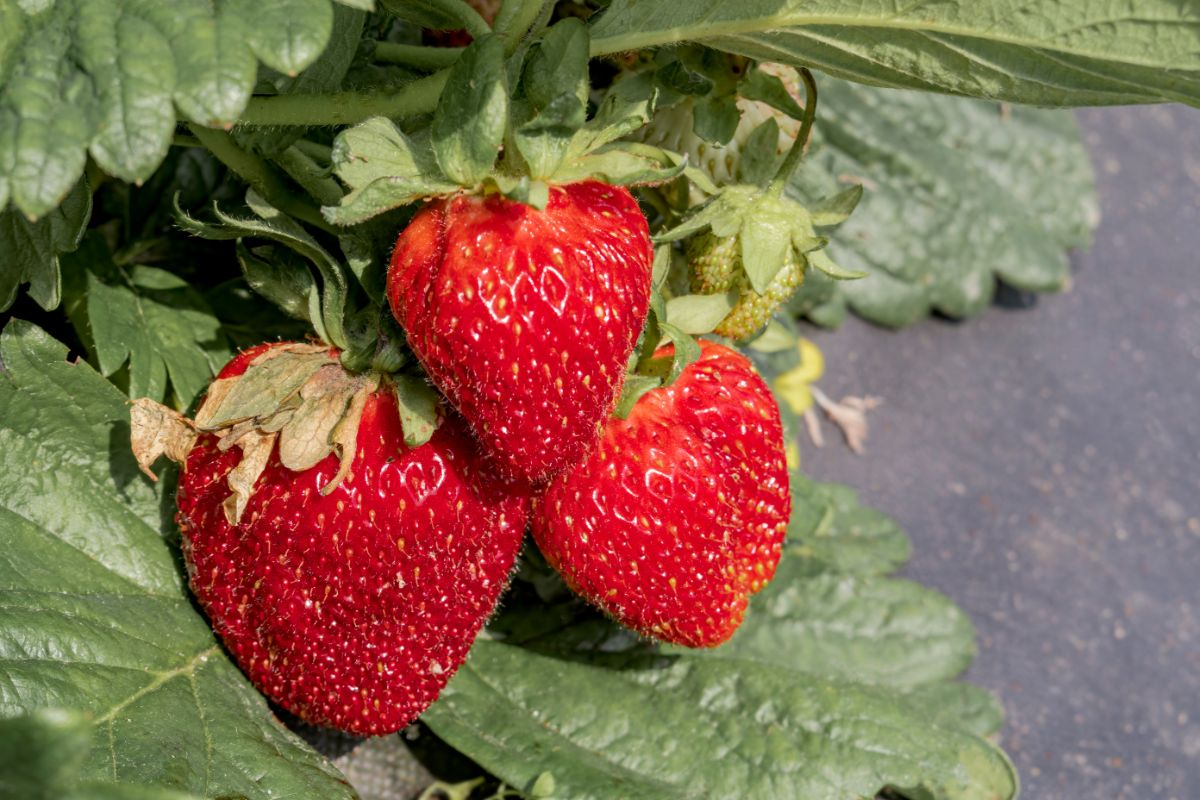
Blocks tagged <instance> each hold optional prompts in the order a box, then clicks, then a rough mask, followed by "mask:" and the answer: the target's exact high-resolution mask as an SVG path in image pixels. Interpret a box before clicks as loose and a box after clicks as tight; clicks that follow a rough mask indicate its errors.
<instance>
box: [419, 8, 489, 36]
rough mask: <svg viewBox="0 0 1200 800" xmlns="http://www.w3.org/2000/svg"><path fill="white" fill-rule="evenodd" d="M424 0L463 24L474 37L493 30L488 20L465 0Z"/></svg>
mask: <svg viewBox="0 0 1200 800" xmlns="http://www.w3.org/2000/svg"><path fill="white" fill-rule="evenodd" d="M424 2H425V3H426V4H427V5H430V6H433V7H434V8H435V9H437V10H438V11H441V12H442V13H443V14H445V15H446V16H448V17H450V18H451V19H453V20H454V21H455V22H457V23H458V24H459V25H461V26H462V27H463V29H465V30H466V32H467V33H469V34H471V38H472V39H478V38H479V37H480V36H484V35H486V34H489V33H491V32H492V26H491V25H489V24H488V22H487V20H486V19H484V18H483V17H482V16H480V14H479V12H478V11H476V10H475V8H474V7H473V6H472V5H471V4H470V3H466V2H464V0H424Z"/></svg>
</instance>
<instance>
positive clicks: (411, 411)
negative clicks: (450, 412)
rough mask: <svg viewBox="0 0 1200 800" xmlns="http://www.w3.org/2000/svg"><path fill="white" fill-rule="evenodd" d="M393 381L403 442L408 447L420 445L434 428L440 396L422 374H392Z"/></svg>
mask: <svg viewBox="0 0 1200 800" xmlns="http://www.w3.org/2000/svg"><path fill="white" fill-rule="evenodd" d="M392 385H393V390H394V392H395V394H396V408H397V410H398V411H399V412H400V424H401V426H402V427H403V428H404V443H405V444H406V445H408V446H409V447H420V446H421V445H423V444H425V443H426V442H428V441H429V437H431V436H433V432H434V431H435V430H437V425H438V414H437V410H438V402H439V400H440V397H439V396H438V393H437V391H436V390H435V389H434V388H433V387H432V386H430V385H429V383H428V382H427V381H426V380H425V379H424V378H420V377H417V376H415V375H395V376H393V377H392Z"/></svg>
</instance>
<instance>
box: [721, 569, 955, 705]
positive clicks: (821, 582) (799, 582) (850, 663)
mask: <svg viewBox="0 0 1200 800" xmlns="http://www.w3.org/2000/svg"><path fill="white" fill-rule="evenodd" d="M807 568H808V565H807V564H806V563H804V561H803V560H801V559H796V560H793V559H791V558H790V557H789V554H788V553H787V552H785V553H784V556H783V559H782V561H780V564H779V569H778V572H777V573H776V576H775V579H774V580H773V581H772V582H771V583H770V584H769V585H768V586H767V588H766V589H765V590H764V591H763V592H762V593H761V594H759V595H757V596H755V597H754V599H753V601H752V602H751V604H750V609H749V611H747V613H746V620H745V622H743V623H742V626H741V628H739V629H738V631H737V633H735V634H734V636H733V638H732V639H730V641H729V642H728V643H727V644H726V645H723V646H721V647H718V648H716V649H714V650H712V651H709V652H708V653H706V655H711V656H712V657H714V658H739V659H751V660H754V661H761V662H763V663H766V664H777V665H779V666H782V667H786V668H790V669H798V670H801V671H803V672H811V673H813V674H814V675H823V676H831V677H838V678H846V679H848V680H853V681H857V682H859V683H870V684H882V685H886V686H894V687H897V688H900V689H908V688H912V687H915V686H920V685H923V684H928V683H934V682H937V681H944V680H949V679H951V678H953V677H955V676H957V675H958V674H959V673H961V672H962V671H963V670H965V669H966V668H967V667H968V666H969V665H970V663H971V661H972V659H974V657H975V630H974V628H973V627H972V626H971V621H970V620H969V619H967V615H966V614H964V613H963V612H962V611H961V610H959V609H958V607H957V606H955V605H954V603H952V602H951V601H950V600H949V599H948V598H946V597H945V596H944V595H942V594H939V593H938V592H935V591H933V590H932V589H926V588H925V587H923V586H921V585H920V584H917V583H913V582H912V581H906V580H898V579H894V578H879V577H855V576H851V575H837V574H824V575H816V576H809V575H807V574H806V572H807Z"/></svg>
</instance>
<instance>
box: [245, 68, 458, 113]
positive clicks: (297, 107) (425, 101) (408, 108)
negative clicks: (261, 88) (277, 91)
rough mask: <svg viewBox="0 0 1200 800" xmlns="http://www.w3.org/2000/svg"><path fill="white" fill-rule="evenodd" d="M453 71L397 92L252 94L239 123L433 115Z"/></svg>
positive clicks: (442, 73) (435, 74)
mask: <svg viewBox="0 0 1200 800" xmlns="http://www.w3.org/2000/svg"><path fill="white" fill-rule="evenodd" d="M449 77H450V71H449V70H448V69H444V70H442V71H441V72H435V73H433V74H432V75H427V76H425V77H424V78H421V79H419V80H415V81H413V82H412V83H406V84H404V85H403V86H401V87H400V88H399V89H397V90H396V91H394V92H392V93H390V94H387V93H381V92H371V93H367V92H337V93H333V94H281V95H273V96H270V97H263V96H259V97H252V98H250V102H249V103H247V104H246V110H245V111H243V112H242V114H241V116H240V117H238V120H237V124H239V125H304V126H317V125H353V124H354V123H356V122H362V121H363V120H365V119H369V118H370V117H389V118H391V119H405V118H408V117H416V116H419V115H421V114H430V113H432V112H433V110H434V109H435V108H437V101H438V98H439V97H441V94H442V88H443V87H444V86H445V85H446V79H447V78H449Z"/></svg>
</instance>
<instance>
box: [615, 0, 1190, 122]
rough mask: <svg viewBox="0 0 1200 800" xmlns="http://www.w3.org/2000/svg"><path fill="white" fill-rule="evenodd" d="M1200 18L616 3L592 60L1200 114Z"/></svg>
mask: <svg viewBox="0 0 1200 800" xmlns="http://www.w3.org/2000/svg"><path fill="white" fill-rule="evenodd" d="M1198 24H1200V7H1197V6H1196V5H1194V4H1189V3H1179V2H1177V0H1140V2H1138V3H1136V4H1124V5H1121V6H1118V7H1114V6H1111V5H1109V4H1104V3H1083V2H1073V3H1063V2H1059V0H1031V2H1026V3H1023V4H1022V5H1021V6H1020V8H1019V13H1015V12H1014V9H1013V7H1012V4H1011V3H1009V2H1007V0H976V2H970V3H936V4H930V3H922V2H917V3H909V4H907V5H902V6H897V5H896V4H895V3H893V2H889V1H888V0H867V2H862V3H846V2H842V0H744V2H736V3H732V2H728V0H657V2H653V3H648V2H640V1H639V0H614V1H613V2H612V3H611V4H610V5H609V7H608V9H607V11H605V12H604V13H603V14H602V15H601V16H600V17H599V19H598V20H597V21H596V22H595V23H594V24H593V25H592V29H591V33H592V54H593V55H606V54H610V53H619V52H624V51H626V50H638V49H642V48H646V47H655V46H658V45H674V44H677V43H679V42H682V41H699V42H703V43H705V44H708V45H710V46H712V47H716V48H719V49H722V50H727V51H730V52H734V53H739V54H741V55H745V56H749V57H751V58H756V59H760V60H763V61H778V62H783V63H790V64H794V65H797V66H808V67H813V68H815V69H819V70H821V71H822V72H824V73H826V74H829V75H834V76H837V77H840V78H846V79H849V80H854V81H859V82H862V83H868V84H875V85H880V86H893V87H900V88H906V89H924V90H928V91H937V92H949V93H952V94H962V95H968V96H972V97H986V98H992V99H997V100H1009V101H1014V102H1020V103H1029V104H1034V105H1044V106H1049V105H1069V106H1091V105H1110V104H1124V103H1158V102H1182V103H1188V104H1190V105H1197V104H1200V49H1197V48H1196V34H1195V31H1196V26H1197V25H1198Z"/></svg>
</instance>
